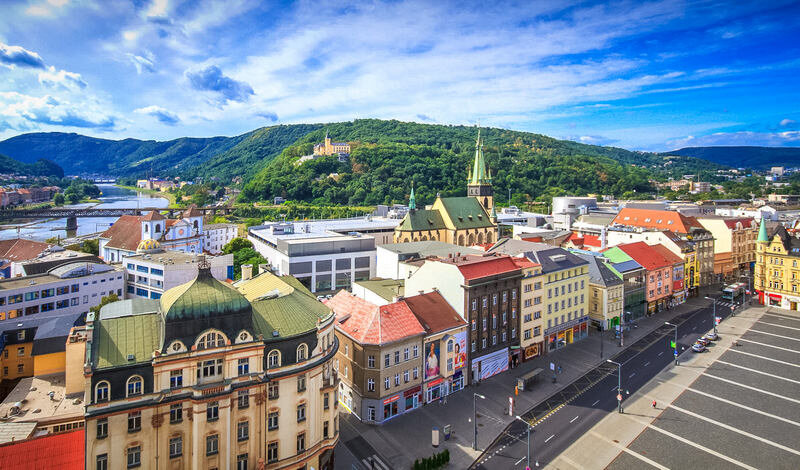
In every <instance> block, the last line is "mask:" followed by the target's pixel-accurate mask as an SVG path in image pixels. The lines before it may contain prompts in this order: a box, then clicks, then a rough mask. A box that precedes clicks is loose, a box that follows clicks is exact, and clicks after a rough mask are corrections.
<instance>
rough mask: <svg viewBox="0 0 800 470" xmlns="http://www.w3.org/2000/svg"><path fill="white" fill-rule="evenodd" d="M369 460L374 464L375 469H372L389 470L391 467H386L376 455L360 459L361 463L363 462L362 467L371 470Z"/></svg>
mask: <svg viewBox="0 0 800 470" xmlns="http://www.w3.org/2000/svg"><path fill="white" fill-rule="evenodd" d="M370 458H371V459H372V461H373V462H374V463H375V467H374V468H377V469H380V470H391V467H389V466H388V465H386V464H385V463H384V462H383V461H382V460H381V459H379V458H378V456H377V455H371V456H370V457H367V458H365V459H361V461H362V462H364V466H365V467H366V468H373V467H372V466H371V465H370Z"/></svg>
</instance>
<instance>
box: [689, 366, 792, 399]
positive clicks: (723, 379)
mask: <svg viewBox="0 0 800 470" xmlns="http://www.w3.org/2000/svg"><path fill="white" fill-rule="evenodd" d="M703 377H710V378H712V379H717V380H719V381H722V382H726V383H729V384H732V385H737V386H739V387H742V388H746V389H748V390H752V391H754V392H761V393H763V394H765V395H770V396H773V397H775V398H783V399H784V400H787V401H791V402H794V403H798V404H800V400H797V399H795V398H790V397H785V396H783V395H779V394H777V393H775V392H770V391H767V390H761V389H760V388H756V387H751V386H749V385H745V384H740V383H739V382H734V381H733V380H728V379H725V378H722V377H717V376H716V375H713V374H709V373H708V372H706V373H705V374H703Z"/></svg>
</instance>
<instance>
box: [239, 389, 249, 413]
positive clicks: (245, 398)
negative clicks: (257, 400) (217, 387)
mask: <svg viewBox="0 0 800 470" xmlns="http://www.w3.org/2000/svg"><path fill="white" fill-rule="evenodd" d="M237 401H238V406H239V409H240V410H243V409H245V408H247V407H249V406H250V390H239V396H238V400H237Z"/></svg>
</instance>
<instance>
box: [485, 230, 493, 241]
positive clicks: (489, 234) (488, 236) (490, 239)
mask: <svg viewBox="0 0 800 470" xmlns="http://www.w3.org/2000/svg"><path fill="white" fill-rule="evenodd" d="M492 238H493V237H492V232H489V233H487V234H486V243H492Z"/></svg>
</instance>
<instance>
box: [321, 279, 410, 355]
mask: <svg viewBox="0 0 800 470" xmlns="http://www.w3.org/2000/svg"><path fill="white" fill-rule="evenodd" d="M325 305H327V306H328V307H329V308H330V309H331V310H333V312H334V313H335V314H336V324H335V325H336V328H338V329H340V330H341V331H343V332H345V333H347V335H349V336H350V337H352V338H353V339H354V340H356V341H357V342H359V343H361V344H386V343H391V342H394V341H399V340H401V339H405V338H408V337H411V336H415V335H423V334H425V329H423V328H422V325H420V324H419V321H418V320H417V317H416V316H414V313H413V312H412V311H411V309H409V308H408V305H406V304H405V303H404V302H403V301H398V302H395V303H391V304H388V305H380V306H378V305H375V304H373V303H371V302H367V301H366V300H364V299H362V298H360V297H356V296H355V295H353V294H351V293H349V292H347V291H345V290H340V291H339V292H338V293H337V294H336V295H334V296H333V297H332V298H330V299H328V300H326V301H325Z"/></svg>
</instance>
